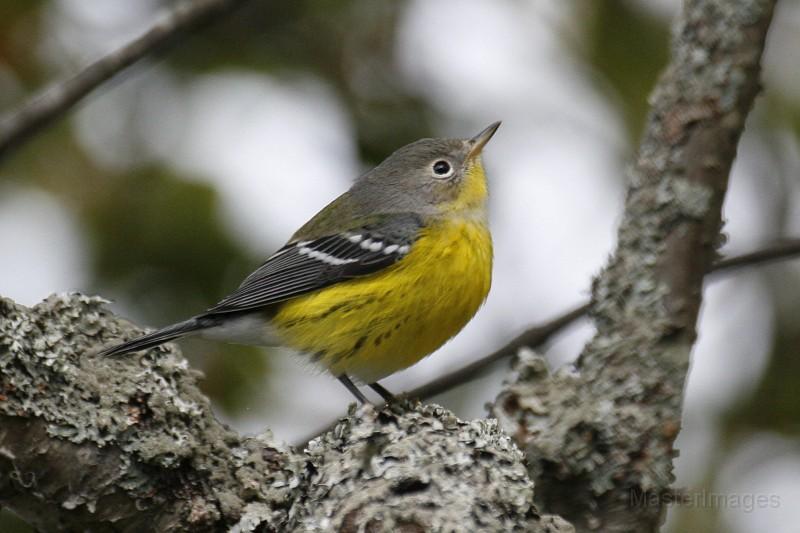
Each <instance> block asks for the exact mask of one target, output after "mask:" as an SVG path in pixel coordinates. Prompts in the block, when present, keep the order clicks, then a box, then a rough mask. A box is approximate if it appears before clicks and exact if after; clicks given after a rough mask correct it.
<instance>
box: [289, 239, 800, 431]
mask: <svg viewBox="0 0 800 533" xmlns="http://www.w3.org/2000/svg"><path fill="white" fill-rule="evenodd" d="M799 255H800V239H789V240H783V241H780V242H777V243H775V244H772V245H769V246H766V247H764V248H762V249H760V250H756V251H755V252H750V253H746V254H741V255H735V256H733V257H727V258H724V259H720V260H719V261H717V262H716V263H715V264H714V266H713V267H712V268H711V271H710V272H709V274H710V275H711V274H713V275H717V274H721V273H724V272H728V271H731V270H738V269H740V268H744V267H748V266H756V265H762V264H764V263H769V262H772V261H781V260H786V259H791V258H794V257H796V256H799ZM588 311H589V302H588V301H587V302H584V303H582V304H581V305H579V306H577V307H575V308H573V309H571V310H569V311H566V312H564V313H561V314H560V315H558V316H556V317H555V318H552V319H550V320H548V321H547V322H545V323H543V324H538V325H536V326H533V327H531V328H528V329H526V330H525V331H523V332H522V333H521V334H519V335H517V336H516V337H514V339H513V340H511V341H510V342H508V343H507V344H505V345H504V346H503V347H501V348H499V349H497V350H495V351H494V352H492V353H490V354H489V355H485V356H483V357H481V358H480V359H478V360H476V361H473V362H472V363H469V364H468V365H467V366H465V367H463V368H460V369H458V370H455V371H453V372H451V373H449V374H445V375H443V376H441V377H438V378H436V379H434V380H433V381H430V382H428V383H426V384H425V385H422V386H420V387H417V388H416V389H412V390H410V391H408V392H405V393H403V396H406V397H409V398H418V399H420V400H428V399H430V398H433V397H434V396H437V395H439V394H442V393H443V392H447V391H448V390H450V389H453V388H455V387H457V386H459V385H463V384H465V383H469V382H470V381H472V380H474V379H476V378H478V377H480V376H481V375H483V374H484V373H485V372H486V369H487V368H488V367H490V366H491V365H492V364H493V363H495V362H497V361H499V360H501V359H503V358H505V357H508V356H510V355H514V354H515V353H517V351H518V350H519V349H520V348H525V347H527V348H538V347H540V346H542V345H543V344H545V343H546V342H547V341H549V340H550V339H551V338H552V337H553V336H554V335H556V334H557V333H559V332H560V331H562V330H563V329H564V328H566V327H567V326H569V325H570V324H572V323H573V322H575V321H576V320H578V319H580V318H582V317H583V316H585V315H586V313H587V312H588ZM335 424H336V422H333V423H331V424H328V425H327V426H325V428H323V429H320V430H318V431H316V432H315V433H314V434H313V435H311V436H309V437H304V438H303V439H300V440H298V443H297V444H296V445H297V446H302V445H305V444H306V443H308V442H309V441H310V440H311V439H313V438H315V437H316V436H318V435H321V434H322V433H324V432H326V431H328V430H330V429H332V428H333V426H334V425H335Z"/></svg>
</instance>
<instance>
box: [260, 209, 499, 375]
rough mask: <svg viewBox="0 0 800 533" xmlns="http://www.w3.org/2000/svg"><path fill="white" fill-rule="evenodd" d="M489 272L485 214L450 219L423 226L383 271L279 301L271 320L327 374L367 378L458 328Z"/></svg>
mask: <svg viewBox="0 0 800 533" xmlns="http://www.w3.org/2000/svg"><path fill="white" fill-rule="evenodd" d="M491 276H492V242H491V237H490V235H489V231H488V228H487V227H486V223H485V220H483V218H482V217H475V219H474V220H473V219H472V218H471V217H469V216H465V217H452V218H451V219H449V220H446V221H437V222H434V223H432V224H431V225H429V226H428V227H427V228H425V230H423V232H422V234H421V235H420V237H419V238H418V240H417V241H416V242H415V244H414V246H413V247H412V250H411V252H409V254H408V255H407V256H406V257H404V258H403V259H402V260H400V261H398V262H397V263H396V264H394V265H393V266H391V267H389V268H387V269H386V270H384V271H381V272H379V273H376V274H374V275H371V276H366V277H363V278H357V279H353V280H351V281H347V282H343V283H338V284H336V285H333V286H331V287H328V288H326V289H324V290H322V291H319V292H317V293H313V294H309V295H306V296H301V297H299V298H295V299H293V300H290V301H288V302H286V303H285V304H283V305H282V306H281V308H280V309H279V310H278V311H277V313H276V315H275V316H274V318H273V326H275V327H276V328H277V330H278V333H279V335H280V336H281V337H282V339H284V341H285V343H286V344H287V345H288V346H290V347H292V348H294V349H297V350H299V351H302V352H305V353H308V354H310V355H311V356H312V358H313V359H314V360H315V361H316V362H318V363H320V364H322V365H323V366H325V367H327V368H328V369H329V370H330V371H331V372H332V373H333V374H334V375H339V374H342V373H346V374H348V375H350V376H351V377H355V378H357V379H359V380H361V381H363V382H365V383H371V382H373V381H376V380H378V379H380V378H382V377H384V376H387V375H389V374H391V373H393V372H396V371H398V370H401V369H403V368H406V367H408V366H410V365H412V364H414V363H416V362H417V361H419V360H420V359H422V358H423V357H425V356H426V355H428V354H430V353H431V352H433V351H434V350H436V349H437V348H439V347H440V346H441V345H442V344H444V343H445V342H447V341H448V340H449V339H450V338H451V337H453V336H454V335H455V334H456V333H458V332H459V331H460V330H461V328H463V327H464V325H466V323H467V322H468V321H469V320H470V319H471V318H472V317H473V315H474V314H475V312H476V311H477V310H478V308H479V307H480V306H481V304H482V303H483V301H484V300H485V299H486V296H487V294H488V292H489V286H490V285H491Z"/></svg>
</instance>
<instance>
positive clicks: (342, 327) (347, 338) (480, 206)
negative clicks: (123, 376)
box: [101, 122, 500, 403]
mask: <svg viewBox="0 0 800 533" xmlns="http://www.w3.org/2000/svg"><path fill="white" fill-rule="evenodd" d="M499 126H500V122H495V123H494V124H492V125H490V126H489V127H487V128H486V129H484V130H483V131H482V132H480V133H479V134H478V135H476V136H475V137H472V138H471V139H421V140H419V141H417V142H414V143H411V144H409V145H407V146H404V147H402V148H400V149H399V150H397V151H396V152H394V153H393V154H392V155H390V156H389V157H388V158H386V160H385V161H383V162H382V163H381V164H380V165H378V166H377V167H375V168H374V169H373V170H371V171H369V172H367V173H366V174H364V175H362V176H361V177H359V178H358V179H357V180H356V181H355V183H354V184H353V186H352V187H351V188H350V190H348V191H347V192H345V193H344V194H342V195H341V196H339V197H338V198H337V199H336V200H334V201H333V202H331V203H330V204H329V205H328V206H326V207H325V208H324V209H323V210H322V211H320V212H319V213H318V214H317V215H315V216H314V217H313V218H312V219H311V220H310V221H308V222H307V223H306V224H305V225H304V226H303V227H301V228H300V229H299V230H298V231H297V232H296V233H295V234H294V235H293V236H292V238H291V239H289V242H288V243H287V244H286V245H285V246H284V247H283V248H281V249H280V250H278V251H277V252H275V253H274V254H273V255H272V256H271V257H270V258H269V259H267V260H266V261H265V262H264V263H263V264H262V265H261V266H260V267H259V268H258V269H257V270H256V271H255V272H253V273H252V274H250V276H248V277H247V278H246V279H245V280H244V281H243V282H242V284H241V285H240V286H239V288H238V289H236V290H235V291H234V292H233V293H232V294H230V295H228V296H227V297H225V298H224V299H222V300H221V301H220V302H219V303H218V304H216V305H214V306H213V307H211V308H209V309H208V310H207V311H205V312H203V313H201V314H199V315H197V316H195V317H192V318H190V319H189V320H186V321H184V322H180V323H178V324H174V325H172V326H167V327H165V328H163V329H160V330H158V331H155V332H153V333H149V334H147V335H144V336H142V337H139V338H135V339H133V340H129V341H128V342H125V343H123V344H119V345H117V346H114V347H111V348H108V349H106V350H104V351H103V352H101V353H102V354H105V355H113V354H123V353H128V352H134V351H137V350H142V349H145V348H150V347H153V346H157V345H159V344H162V343H164V342H167V341H169V340H172V339H177V338H180V337H183V336H186V335H190V334H200V335H201V336H203V337H207V338H213V339H219V340H224V341H229V342H238V343H245V344H256V345H266V346H275V345H284V346H288V347H290V348H293V349H295V350H297V351H299V352H302V353H305V354H308V355H309V356H310V357H311V359H312V360H313V361H314V362H316V363H318V364H320V365H321V366H323V367H324V368H326V369H327V370H328V371H329V372H331V373H332V374H333V375H334V376H336V377H337V378H338V379H339V380H340V381H341V382H342V383H343V384H344V385H345V386H346V387H347V389H348V390H349V391H350V392H351V393H352V394H353V395H354V396H355V397H356V398H357V399H358V400H359V401H360V402H362V403H366V402H367V400H366V398H365V397H364V395H363V394H362V393H361V391H360V390H359V389H358V388H357V387H356V385H355V384H354V383H353V381H351V377H352V378H355V379H356V380H357V381H358V382H361V383H365V384H367V385H369V386H370V387H371V388H372V389H373V390H374V391H375V392H377V393H378V394H380V395H381V396H382V397H383V398H384V399H386V400H387V401H388V400H389V399H391V398H392V395H391V393H389V391H387V390H386V389H385V388H384V387H382V386H381V385H380V384H379V383H378V382H377V380H378V379H380V378H383V377H385V376H388V375H389V374H392V373H394V372H396V371H398V370H401V369H403V368H406V367H408V366H411V365H412V364H414V363H416V362H417V361H419V360H420V359H422V358H423V357H425V356H426V355H428V354H430V353H431V352H433V351H434V350H436V349H437V348H439V347H440V346H442V345H443V344H444V343H445V342H447V341H448V340H449V339H450V338H451V337H453V336H454V335H455V334H456V333H458V332H459V331H460V330H461V328H463V327H464V325H466V323H467V322H469V320H470V319H471V318H472V317H473V315H474V314H475V313H476V312H477V310H478V308H479V307H480V306H481V304H482V303H483V301H484V300H485V299H486V296H487V294H488V292H489V286H490V284H491V279H492V240H491V235H490V233H489V228H488V225H487V213H486V200H487V184H486V175H485V173H484V169H483V165H482V162H481V151H482V149H483V147H484V145H485V144H486V143H487V142H488V141H489V139H491V138H492V135H494V133H495V131H497V128H498V127H499Z"/></svg>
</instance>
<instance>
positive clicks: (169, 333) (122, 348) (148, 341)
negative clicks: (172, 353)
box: [100, 318, 210, 355]
mask: <svg viewBox="0 0 800 533" xmlns="http://www.w3.org/2000/svg"><path fill="white" fill-rule="evenodd" d="M209 326H210V324H208V323H207V321H206V320H203V319H197V318H190V319H189V320H185V321H183V322H178V323H177V324H173V325H171V326H167V327H165V328H161V329H159V330H158V331H154V332H153V333H148V334H147V335H142V336H141V337H137V338H135V339H132V340H129V341H128V342H123V343H122V344H117V345H116V346H112V347H111V348H106V349H105V350H103V351H101V352H100V355H122V354H126V353H129V352H138V351H139V350H145V349H147V348H152V347H153V346H158V345H159V344H164V343H165V342H167V341H171V340H172V339H177V338H180V337H183V336H185V335H188V334H190V333H193V332H196V331H199V330H202V329H205V328H207V327H209Z"/></svg>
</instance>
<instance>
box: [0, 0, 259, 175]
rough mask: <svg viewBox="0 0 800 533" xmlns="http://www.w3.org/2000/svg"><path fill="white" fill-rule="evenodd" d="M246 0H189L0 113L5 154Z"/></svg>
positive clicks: (0, 148) (0, 155) (1, 150)
mask: <svg viewBox="0 0 800 533" xmlns="http://www.w3.org/2000/svg"><path fill="white" fill-rule="evenodd" d="M244 1H245V0H186V1H182V2H180V3H178V4H177V6H176V7H175V8H174V9H173V10H172V11H170V12H169V13H167V14H165V15H164V16H162V17H161V18H159V20H158V21H157V22H155V23H154V24H153V26H152V27H150V29H148V30H147V31H146V32H144V33H143V34H142V35H141V36H139V37H137V38H136V39H134V40H133V41H131V42H129V43H128V44H126V45H125V46H123V47H121V48H119V49H118V50H115V51H113V52H111V53H110V54H108V55H106V56H104V57H102V58H100V59H98V60H97V61H95V62H94V63H92V64H90V65H88V66H87V67H86V68H84V69H83V70H81V71H80V72H78V73H77V74H75V75H73V76H72V77H69V78H67V79H64V80H61V81H58V82H55V83H54V84H52V85H50V86H49V87H47V88H45V89H44V90H42V91H41V92H39V93H38V94H35V95H34V96H32V97H31V98H30V99H28V101H26V102H25V103H23V104H22V105H21V106H20V107H19V108H18V109H14V110H12V111H9V112H8V113H5V114H4V116H2V117H1V118H0V160H2V159H3V158H4V157H5V156H7V155H8V153H9V151H10V150H12V149H13V148H14V147H15V146H18V145H19V144H20V143H22V142H24V141H25V140H27V139H28V138H30V137H31V136H32V135H34V134H36V133H37V132H38V131H40V130H41V129H43V128H45V127H46V126H48V125H50V124H51V123H52V122H54V121H55V120H57V119H58V118H59V117H61V115H63V114H64V113H66V112H67V111H69V110H70V109H71V108H72V107H73V106H74V105H75V104H77V103H78V102H79V101H80V100H81V99H83V98H84V97H85V96H87V95H88V94H89V93H90V92H92V91H93V90H94V89H96V88H97V87H98V86H100V85H101V84H103V83H104V82H106V81H108V80H109V79H111V78H112V77H114V76H116V75H117V74H119V73H120V72H122V71H123V70H125V69H126V68H127V67H129V66H131V65H132V64H134V63H136V62H137V61H139V60H140V59H142V58H144V57H146V56H148V55H151V54H153V53H155V52H156V51H159V50H163V49H164V48H165V47H167V46H168V45H170V44H172V43H174V42H175V40H176V38H177V37H178V36H179V35H181V34H184V33H186V32H188V31H191V30H192V29H195V28H197V27H200V26H202V25H203V24H205V23H207V22H210V21H211V20H212V19H213V18H214V17H218V16H220V15H222V14H224V13H226V12H228V11H230V10H232V9H233V8H235V7H237V6H238V5H240V4H242V3H243V2H244Z"/></svg>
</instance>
